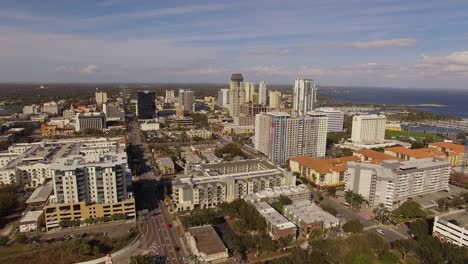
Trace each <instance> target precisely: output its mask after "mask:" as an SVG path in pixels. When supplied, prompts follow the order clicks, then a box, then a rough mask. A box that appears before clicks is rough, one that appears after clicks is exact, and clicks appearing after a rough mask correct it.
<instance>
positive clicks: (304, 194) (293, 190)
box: [244, 184, 312, 203]
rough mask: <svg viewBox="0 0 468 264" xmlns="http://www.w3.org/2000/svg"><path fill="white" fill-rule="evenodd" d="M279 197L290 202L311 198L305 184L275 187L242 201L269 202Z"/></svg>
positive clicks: (310, 193)
mask: <svg viewBox="0 0 468 264" xmlns="http://www.w3.org/2000/svg"><path fill="white" fill-rule="evenodd" d="M280 196H286V197H288V198H289V199H291V200H292V201H302V200H310V199H311V198H312V192H311V191H310V189H309V188H308V187H307V186H306V185H305V184H300V185H296V186H277V187H273V188H266V189H265V190H262V191H260V192H257V193H252V194H249V195H247V196H246V197H245V198H244V199H245V200H246V201H249V202H251V203H254V202H271V201H275V200H277V199H278V198H279V197H280Z"/></svg>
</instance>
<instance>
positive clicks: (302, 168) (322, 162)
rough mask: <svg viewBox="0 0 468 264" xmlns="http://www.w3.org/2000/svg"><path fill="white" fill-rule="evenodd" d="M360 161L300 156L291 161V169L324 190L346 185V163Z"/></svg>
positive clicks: (355, 159)
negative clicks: (324, 188)
mask: <svg viewBox="0 0 468 264" xmlns="http://www.w3.org/2000/svg"><path fill="white" fill-rule="evenodd" d="M359 160H360V159H359V158H358V157H356V156H350V157H343V158H334V159H314V158H312V157H309V156H298V157H292V158H290V159H289V167H290V169H291V171H292V172H297V173H300V174H301V176H302V177H305V178H307V180H309V181H311V182H314V183H315V184H316V185H317V186H318V187H319V188H323V187H331V186H342V185H344V174H345V171H346V170H347V169H348V167H347V165H346V163H347V162H349V161H359Z"/></svg>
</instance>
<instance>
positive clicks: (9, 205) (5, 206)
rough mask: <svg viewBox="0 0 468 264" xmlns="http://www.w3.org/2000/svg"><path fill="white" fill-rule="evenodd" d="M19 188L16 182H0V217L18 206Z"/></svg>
mask: <svg viewBox="0 0 468 264" xmlns="http://www.w3.org/2000/svg"><path fill="white" fill-rule="evenodd" d="M19 188H20V186H19V185H16V184H0V217H4V216H6V215H8V214H9V213H11V212H12V211H13V210H14V209H15V208H16V207H17V205H18V200H17V198H16V193H17V192H18V190H19Z"/></svg>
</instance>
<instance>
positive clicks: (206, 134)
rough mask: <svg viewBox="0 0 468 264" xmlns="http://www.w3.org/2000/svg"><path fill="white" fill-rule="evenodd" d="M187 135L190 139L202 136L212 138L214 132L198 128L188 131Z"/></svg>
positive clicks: (202, 137)
mask: <svg viewBox="0 0 468 264" xmlns="http://www.w3.org/2000/svg"><path fill="white" fill-rule="evenodd" d="M186 133H187V136H188V138H189V139H191V140H192V139H195V138H201V139H211V138H212V137H213V133H211V132H210V131H208V130H206V129H196V130H190V131H187V132H186Z"/></svg>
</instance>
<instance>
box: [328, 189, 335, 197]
mask: <svg viewBox="0 0 468 264" xmlns="http://www.w3.org/2000/svg"><path fill="white" fill-rule="evenodd" d="M327 192H328V195H330V196H332V197H335V196H336V187H330V188H328V189H327Z"/></svg>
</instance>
